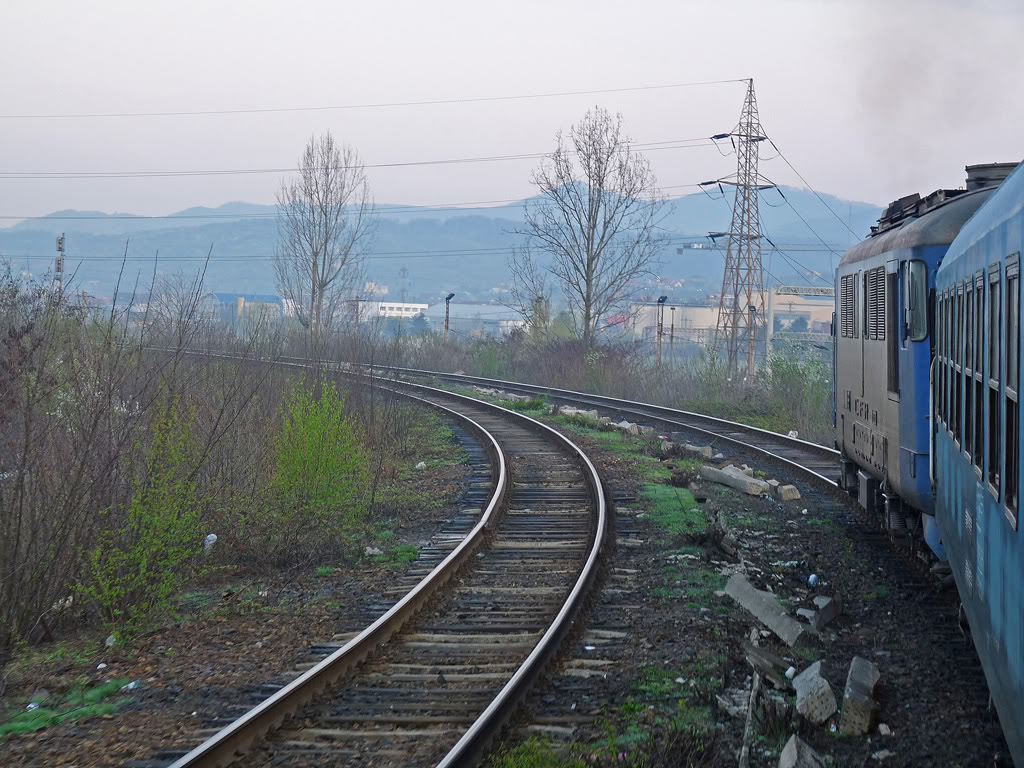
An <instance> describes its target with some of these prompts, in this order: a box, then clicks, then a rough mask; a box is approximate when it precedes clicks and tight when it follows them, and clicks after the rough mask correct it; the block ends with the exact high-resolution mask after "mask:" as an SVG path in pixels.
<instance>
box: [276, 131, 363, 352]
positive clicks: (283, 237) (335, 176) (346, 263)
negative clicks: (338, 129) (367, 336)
mask: <svg viewBox="0 0 1024 768" xmlns="http://www.w3.org/2000/svg"><path fill="white" fill-rule="evenodd" d="M277 213H278V217H277V222H278V243H277V247H276V248H275V250H274V277H275V279H276V282H277V288H278V291H279V292H280V294H281V296H282V298H284V299H285V300H287V301H288V302H290V303H291V304H292V305H293V306H294V308H295V312H296V315H297V317H298V320H299V323H300V324H301V325H302V326H303V327H304V328H306V329H308V331H309V338H310V340H311V341H312V346H313V347H314V348H316V347H319V346H320V345H321V344H322V342H323V340H324V339H325V338H326V337H327V334H328V333H329V332H330V328H331V325H332V324H333V323H334V322H335V321H336V320H338V319H339V318H340V316H341V315H342V314H343V312H344V302H345V301H346V300H347V299H348V298H349V297H350V296H351V295H352V294H353V292H354V289H355V288H356V287H357V286H358V284H359V282H360V280H361V279H362V276H363V269H362V268H363V260H364V256H365V254H366V251H367V250H368V248H369V247H370V245H371V242H372V240H373V235H374V232H375V226H374V216H373V197H372V195H371V193H370V186H369V184H368V182H367V180H366V169H365V167H364V166H363V163H362V160H361V159H360V157H359V153H358V152H356V150H355V149H354V148H352V147H350V146H348V145H346V144H339V143H338V142H336V141H335V139H334V137H333V136H332V135H331V133H330V132H328V133H325V134H324V135H323V136H320V137H319V138H317V137H312V138H310V140H309V142H308V143H307V144H306V148H305V151H304V152H303V153H302V156H301V157H300V158H299V173H298V175H297V176H295V177H293V178H291V179H288V180H286V181H284V182H283V183H282V184H281V188H280V189H279V190H278V193H277Z"/></svg>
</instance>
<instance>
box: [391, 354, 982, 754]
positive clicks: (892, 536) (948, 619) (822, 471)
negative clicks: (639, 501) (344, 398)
mask: <svg viewBox="0 0 1024 768" xmlns="http://www.w3.org/2000/svg"><path fill="white" fill-rule="evenodd" d="M387 370H388V371H389V372H390V373H391V374H393V375H394V374H397V375H399V376H402V377H412V378H423V379H433V380H438V381H443V382H449V383H452V384H460V385H474V386H480V387H486V388H492V389H499V390H503V391H505V392H510V393H515V394H523V395H530V396H541V395H545V396H547V397H548V399H549V401H550V402H552V403H559V404H567V405H572V406H575V407H583V408H587V409H599V412H600V414H601V415H603V416H611V415H616V416H621V417H623V418H628V419H629V420H630V421H636V422H639V423H641V424H645V425H648V426H653V427H655V428H656V429H659V430H662V431H664V432H668V431H674V430H680V431H683V432H686V431H689V432H691V433H694V434H695V435H696V436H699V437H702V438H703V440H702V441H701V442H705V443H710V444H711V445H712V446H720V447H721V448H722V449H723V450H724V451H725V452H726V453H727V454H732V455H733V456H735V455H736V453H737V452H739V454H740V455H746V456H750V457H751V458H757V457H761V458H764V459H767V460H769V461H770V462H774V463H777V464H781V465H784V467H785V468H786V469H788V470H789V471H790V473H791V474H793V475H795V476H798V477H803V478H804V479H805V480H807V481H809V482H810V484H811V485H813V486H815V488H814V489H813V490H812V491H810V497H811V498H809V499H808V503H811V504H814V505H815V507H816V508H817V512H818V514H819V515H824V516H827V517H830V518H831V519H833V520H835V521H837V522H840V523H842V524H843V525H844V526H845V527H846V528H847V530H848V531H850V535H851V536H852V537H853V538H854V539H856V540H857V541H859V542H861V543H863V544H866V545H867V546H868V547H870V548H871V549H872V550H873V551H875V552H878V553H880V554H881V557H882V558H883V560H884V561H886V563H887V566H888V567H887V571H888V572H889V575H890V578H891V580H892V584H893V587H894V589H896V590H898V591H901V592H905V593H908V594H913V595H915V596H916V597H915V601H914V602H915V606H914V607H915V609H916V610H919V611H920V613H919V614H918V616H917V619H916V620H917V621H919V622H927V623H928V624H929V625H930V627H931V629H930V630H929V632H930V636H929V643H934V645H933V646H932V647H931V649H930V653H931V654H932V655H936V656H939V657H941V656H945V657H947V658H948V659H949V662H950V667H949V668H948V670H947V672H946V674H948V675H949V676H951V677H953V678H956V680H957V683H958V686H957V687H958V690H960V691H961V692H962V701H961V702H959V703H960V704H962V705H963V708H964V710H965V711H967V710H972V711H975V712H985V711H986V709H987V702H988V686H987V682H986V680H985V677H984V672H983V671H982V668H981V664H980V661H979V660H978V657H977V653H976V651H975V649H974V646H973V643H971V641H970V635H969V632H966V633H965V630H964V628H963V626H962V625H960V623H959V622H958V621H957V615H958V613H957V605H958V603H957V600H958V598H957V595H956V592H955V590H942V588H941V587H940V586H939V583H938V579H937V577H936V576H935V575H934V574H930V573H929V565H930V564H931V562H930V561H931V558H930V557H928V555H926V554H924V552H925V550H927V547H926V546H925V545H923V543H922V540H921V537H920V535H910V536H908V535H907V534H908V531H907V530H906V529H897V530H891V529H889V528H888V527H887V525H886V521H885V516H884V515H881V514H871V513H868V512H867V511H866V510H864V509H863V508H862V507H861V506H860V505H859V504H857V503H856V502H855V500H854V499H851V498H850V497H849V495H848V494H847V492H845V491H842V490H841V489H840V488H839V487H838V483H837V480H836V478H837V477H838V474H839V452H838V451H836V450H833V449H831V448H827V447H825V446H822V445H818V444H816V443H811V442H808V441H805V440H800V439H797V438H790V437H787V436H786V435H781V434H779V433H775V432H770V431H768V430H764V429H759V428H757V427H751V426H748V425H745V424H738V423H736V422H732V421H728V420H725V419H719V418H715V417H712V416H706V415H703V414H698V413H692V412H688V411H682V410H677V409H673V408H667V407H664V406H658V405H651V404H648V403H639V402H635V401H629V400H622V399H617V398H612V397H606V396H602V395H593V394H589V393H584V392H575V391H571V390H562V389H556V388H551V387H544V386H539V385H533V384H524V383H520V382H509V381H503V380H497V379H487V378H482V377H475V376H465V375H461V374H448V373H440V372H435V371H424V370H417V369H407V368H389V369H387ZM730 449H731V450H730ZM918 555H921V556H918ZM918 650H919V651H920V652H921V653H922V654H924V655H928V653H929V651H926V650H925V649H924V648H920V649H918ZM940 655H941V656H940ZM908 706H909V705H908ZM979 728H981V729H983V731H984V732H986V734H987V735H986V738H991V729H993V728H994V729H995V733H996V734H997V736H996V737H995V739H993V740H997V741H1000V742H1001V737H999V736H998V734H999V726H998V720H997V719H995V718H994V717H990V718H989V720H988V721H987V722H985V723H980V724H979Z"/></svg>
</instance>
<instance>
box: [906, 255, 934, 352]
mask: <svg viewBox="0 0 1024 768" xmlns="http://www.w3.org/2000/svg"><path fill="white" fill-rule="evenodd" d="M904 270H905V277H904V280H903V289H904V296H903V308H904V318H905V320H904V322H905V324H906V326H907V337H908V338H909V339H910V341H923V340H924V339H926V338H927V337H928V267H927V265H926V264H925V263H924V262H923V261H917V260H914V261H908V262H906V263H905V265H904Z"/></svg>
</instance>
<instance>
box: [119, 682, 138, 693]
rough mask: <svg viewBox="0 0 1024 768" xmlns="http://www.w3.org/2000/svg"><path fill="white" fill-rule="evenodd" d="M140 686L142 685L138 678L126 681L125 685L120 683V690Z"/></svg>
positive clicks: (132, 689) (129, 689) (128, 689)
mask: <svg viewBox="0 0 1024 768" xmlns="http://www.w3.org/2000/svg"><path fill="white" fill-rule="evenodd" d="M141 687H142V683H140V682H139V681H138V680H132V681H131V682H130V683H126V684H125V685H122V686H121V690H122V691H134V690H135V689H136V688H141Z"/></svg>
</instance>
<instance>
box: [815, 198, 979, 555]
mask: <svg viewBox="0 0 1024 768" xmlns="http://www.w3.org/2000/svg"><path fill="white" fill-rule="evenodd" d="M991 193H992V187H989V186H978V188H976V189H971V190H966V191H965V190H950V191H947V190H942V191H939V192H936V193H934V194H932V195H930V196H928V197H927V198H924V199H921V198H920V197H919V196H917V195H913V196H911V197H907V198H903V199H902V200H899V201H897V202H895V203H893V204H892V205H891V206H889V209H888V210H887V211H886V214H885V215H884V216H883V217H882V219H880V220H879V227H877V228H876V230H875V231H874V232H873V234H872V236H871V237H870V238H868V239H867V240H865V241H864V242H862V243H860V244H859V245H857V246H856V247H854V248H852V249H851V250H849V251H848V252H847V253H846V254H845V255H844V256H843V258H842V260H841V261H840V264H839V268H838V269H837V271H836V323H835V328H834V333H835V343H836V368H835V383H834V387H835V389H834V394H835V404H836V410H835V420H836V447H837V448H838V449H839V450H840V452H841V453H842V457H843V472H842V475H841V478H840V482H841V484H842V485H843V486H844V487H846V488H848V489H850V490H851V492H856V493H857V494H858V496H859V497H860V499H861V502H862V503H863V504H864V506H865V507H868V508H870V509H874V508H876V507H877V508H879V510H883V507H884V512H885V514H886V516H887V519H888V520H889V521H890V524H891V525H893V526H894V527H901V528H902V527H906V524H907V516H908V514H909V515H914V514H917V513H923V514H924V515H925V517H924V518H922V521H923V523H924V527H925V528H926V530H927V533H928V541H929V544H930V545H931V546H932V548H933V549H934V550H935V551H936V553H937V554H938V555H939V556H940V557H942V556H943V553H942V548H941V544H940V542H939V536H938V531H937V529H936V528H935V526H934V518H933V517H932V515H933V513H934V495H933V493H932V483H931V478H930V475H929V457H930V451H931V434H930V421H929V417H928V415H929V411H930V408H929V395H930V389H929V366H930V365H931V360H932V354H933V338H932V328H931V324H932V321H933V313H932V309H931V306H930V301H929V297H930V296H932V295H933V292H934V288H935V284H934V280H935V272H936V269H937V268H938V265H939V263H940V261H941V260H942V258H943V256H944V255H945V253H946V250H947V248H948V247H949V245H950V243H952V242H953V239H954V238H955V237H956V235H957V234H958V233H959V231H960V228H961V227H962V226H963V225H964V223H965V222H966V221H967V220H968V219H969V218H970V217H971V216H972V215H973V214H974V212H975V211H976V210H977V209H978V208H979V206H981V205H982V203H983V202H984V201H985V200H986V199H987V198H988V196H989V195H990V194H991Z"/></svg>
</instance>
